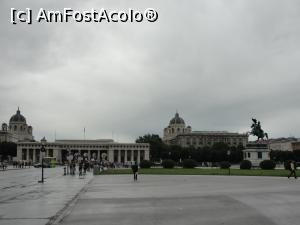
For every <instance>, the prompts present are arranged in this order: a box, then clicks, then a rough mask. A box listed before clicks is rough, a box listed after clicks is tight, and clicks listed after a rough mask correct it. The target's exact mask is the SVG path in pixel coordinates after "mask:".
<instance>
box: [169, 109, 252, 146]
mask: <svg viewBox="0 0 300 225" xmlns="http://www.w3.org/2000/svg"><path fill="white" fill-rule="evenodd" d="M163 141H164V143H166V144H168V145H179V146H181V147H195V148H199V147H204V146H212V145H213V144H215V143H219V142H222V143H226V144H228V145H229V146H239V145H242V146H244V147H245V146H246V144H247V143H248V134H247V133H237V132H228V131H192V127H191V126H186V124H185V122H184V119H182V118H181V117H180V116H179V113H178V112H176V113H175V116H174V117H173V118H172V119H171V120H170V122H169V125H168V126H167V127H166V128H164V130H163Z"/></svg>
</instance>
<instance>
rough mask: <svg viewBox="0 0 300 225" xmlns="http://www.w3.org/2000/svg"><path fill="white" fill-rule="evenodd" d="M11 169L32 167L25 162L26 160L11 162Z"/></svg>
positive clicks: (28, 162) (29, 163)
mask: <svg viewBox="0 0 300 225" xmlns="http://www.w3.org/2000/svg"><path fill="white" fill-rule="evenodd" d="M12 165H13V168H19V169H22V168H26V167H28V168H30V167H31V166H32V162H31V161H26V160H19V161H13V163H12Z"/></svg>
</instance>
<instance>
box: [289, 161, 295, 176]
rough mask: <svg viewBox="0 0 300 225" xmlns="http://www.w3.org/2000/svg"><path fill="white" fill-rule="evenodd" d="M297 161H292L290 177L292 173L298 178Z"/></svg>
mask: <svg viewBox="0 0 300 225" xmlns="http://www.w3.org/2000/svg"><path fill="white" fill-rule="evenodd" d="M296 168H297V166H296V162H295V161H290V171H291V172H290V174H289V175H288V178H290V177H291V176H292V175H294V177H295V179H297V174H296Z"/></svg>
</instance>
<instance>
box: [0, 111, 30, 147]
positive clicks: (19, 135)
mask: <svg viewBox="0 0 300 225" xmlns="http://www.w3.org/2000/svg"><path fill="white" fill-rule="evenodd" d="M32 131H33V128H32V126H30V125H28V124H27V123H26V118H25V117H24V116H23V115H22V114H21V111H20V109H19V108H18V110H17V112H16V114H14V115H12V116H11V118H10V120H9V124H7V123H2V126H1V131H0V142H20V141H34V137H33V134H32Z"/></svg>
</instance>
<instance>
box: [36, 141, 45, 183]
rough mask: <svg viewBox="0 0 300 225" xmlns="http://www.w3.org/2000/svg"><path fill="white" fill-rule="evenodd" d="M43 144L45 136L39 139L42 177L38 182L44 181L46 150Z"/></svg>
mask: <svg viewBox="0 0 300 225" xmlns="http://www.w3.org/2000/svg"><path fill="white" fill-rule="evenodd" d="M45 144H46V138H45V137H43V139H42V140H41V145H42V146H41V153H42V179H41V180H39V181H38V182H39V183H44V152H46V148H45Z"/></svg>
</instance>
